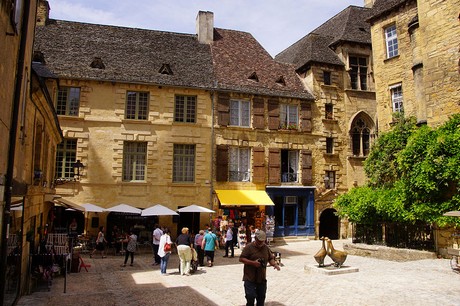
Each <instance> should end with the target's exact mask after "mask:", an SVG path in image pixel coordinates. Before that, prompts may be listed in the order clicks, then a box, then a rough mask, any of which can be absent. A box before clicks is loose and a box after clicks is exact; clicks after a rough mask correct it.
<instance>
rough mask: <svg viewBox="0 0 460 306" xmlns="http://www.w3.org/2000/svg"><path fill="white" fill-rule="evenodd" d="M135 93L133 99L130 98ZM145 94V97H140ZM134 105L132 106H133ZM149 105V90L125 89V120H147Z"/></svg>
mask: <svg viewBox="0 0 460 306" xmlns="http://www.w3.org/2000/svg"><path fill="white" fill-rule="evenodd" d="M131 95H135V101H133V100H132V99H130V96H131ZM143 95H145V97H142V96H143ZM133 106H134V107H133ZM149 106H150V92H148V91H134V90H127V91H126V103H125V119H127V120H148V117H149Z"/></svg>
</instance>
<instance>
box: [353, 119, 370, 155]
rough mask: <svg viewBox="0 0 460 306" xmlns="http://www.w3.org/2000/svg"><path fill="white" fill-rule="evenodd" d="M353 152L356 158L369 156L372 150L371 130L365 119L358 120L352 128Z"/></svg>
mask: <svg viewBox="0 0 460 306" xmlns="http://www.w3.org/2000/svg"><path fill="white" fill-rule="evenodd" d="M350 134H351V150H352V152H353V155H354V156H367V155H369V151H370V148H371V129H370V127H369V125H368V124H367V123H366V121H364V119H363V118H360V117H358V118H356V119H355V120H354V121H353V125H352V126H351V132H350Z"/></svg>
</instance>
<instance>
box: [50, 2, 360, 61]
mask: <svg viewBox="0 0 460 306" xmlns="http://www.w3.org/2000/svg"><path fill="white" fill-rule="evenodd" d="M48 2H49V4H50V7H51V12H50V17H51V18H53V19H62V20H71V21H80V22H88V23H98V24H107V25H116V26H126V27H134V28H142V29H151V30H160V31H168V32H178V33H189V34H194V33H195V19H196V16H197V14H198V11H200V10H201V11H211V12H213V13H214V26H215V27H217V28H224V29H232V30H239V31H245V32H249V33H251V34H252V35H253V36H254V37H255V38H256V39H257V40H258V41H259V43H260V44H261V45H262V46H263V47H264V48H265V49H266V50H267V51H268V52H269V53H270V54H271V55H272V56H275V55H276V54H278V53H279V52H281V51H282V50H284V49H286V48H287V47H289V46H290V45H292V44H293V43H295V42H296V41H298V40H299V39H300V38H302V37H303V36H305V35H306V34H308V33H309V32H311V31H312V30H314V29H315V28H317V27H318V26H320V25H321V24H322V23H324V22H325V21H327V20H328V19H330V18H332V17H333V16H334V15H336V14H337V13H339V12H340V11H342V10H343V9H345V8H346V7H348V6H349V5H355V6H363V4H364V0H133V1H129V0H48Z"/></svg>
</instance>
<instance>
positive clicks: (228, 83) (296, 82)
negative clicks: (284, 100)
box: [211, 28, 313, 99]
mask: <svg viewBox="0 0 460 306" xmlns="http://www.w3.org/2000/svg"><path fill="white" fill-rule="evenodd" d="M211 51H212V57H213V61H214V73H215V77H216V81H217V87H218V89H221V90H231V91H241V92H246V93H252V94H263V95H273V96H284V97H296V98H303V99H313V96H312V95H311V94H310V93H309V92H308V91H307V90H306V89H304V87H303V85H302V82H301V81H300V79H299V77H298V76H297V75H296V73H295V70H294V67H293V66H292V65H289V64H283V63H279V62H276V61H275V60H274V59H273V58H272V57H271V56H270V54H268V52H267V51H266V50H265V49H264V48H263V47H262V46H261V45H260V44H259V42H258V41H257V40H256V39H255V38H254V37H253V36H252V35H251V34H249V33H246V32H241V31H233V30H225V29H219V28H214V41H213V44H212V46H211Z"/></svg>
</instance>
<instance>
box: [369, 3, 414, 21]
mask: <svg viewBox="0 0 460 306" xmlns="http://www.w3.org/2000/svg"><path fill="white" fill-rule="evenodd" d="M411 1H414V0H376V1H375V2H374V5H373V6H372V12H371V15H370V16H369V21H370V22H372V21H373V20H375V19H378V18H380V17H381V16H382V15H384V14H386V13H387V12H389V11H391V10H394V9H396V8H398V7H400V6H401V5H404V4H405V3H406V2H411Z"/></svg>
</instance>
